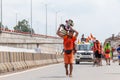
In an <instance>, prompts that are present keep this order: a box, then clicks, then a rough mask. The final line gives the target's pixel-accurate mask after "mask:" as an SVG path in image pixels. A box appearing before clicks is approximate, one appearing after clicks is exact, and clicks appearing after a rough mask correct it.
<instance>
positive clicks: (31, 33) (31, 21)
mask: <svg viewBox="0 0 120 80" xmlns="http://www.w3.org/2000/svg"><path fill="white" fill-rule="evenodd" d="M30 15H31V31H30V34H31V36H32V33H33V32H32V0H31V5H30Z"/></svg>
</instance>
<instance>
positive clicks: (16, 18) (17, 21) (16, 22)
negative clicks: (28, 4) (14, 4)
mask: <svg viewBox="0 0 120 80" xmlns="http://www.w3.org/2000/svg"><path fill="white" fill-rule="evenodd" d="M17 24H18V14H17V13H16V25H17Z"/></svg>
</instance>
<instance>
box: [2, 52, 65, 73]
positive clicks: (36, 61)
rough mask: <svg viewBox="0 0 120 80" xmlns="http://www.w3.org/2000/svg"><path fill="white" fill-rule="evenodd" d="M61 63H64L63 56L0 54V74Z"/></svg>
mask: <svg viewBox="0 0 120 80" xmlns="http://www.w3.org/2000/svg"><path fill="white" fill-rule="evenodd" d="M59 62H63V55H58V54H42V53H40V54H39V53H25V52H0V73H5V72H12V71H19V70H26V69H30V68H34V67H39V66H43V65H48V64H54V63H59Z"/></svg>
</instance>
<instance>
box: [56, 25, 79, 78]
mask: <svg viewBox="0 0 120 80" xmlns="http://www.w3.org/2000/svg"><path fill="white" fill-rule="evenodd" d="M74 33H75V35H74ZM57 35H58V36H60V37H61V38H63V41H64V42H63V46H64V63H65V69H66V75H67V76H68V75H69V76H70V77H72V70H73V58H74V47H75V46H74V43H75V40H76V38H77V36H78V32H77V31H76V30H74V29H73V28H71V29H70V30H69V31H67V35H62V33H61V31H60V27H59V28H58V30H57ZM68 65H70V68H69V70H68Z"/></svg>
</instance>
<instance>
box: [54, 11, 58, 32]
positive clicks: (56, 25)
mask: <svg viewBox="0 0 120 80" xmlns="http://www.w3.org/2000/svg"><path fill="white" fill-rule="evenodd" d="M57 14H58V12H56V24H55V26H56V29H55V30H56V31H57Z"/></svg>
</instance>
